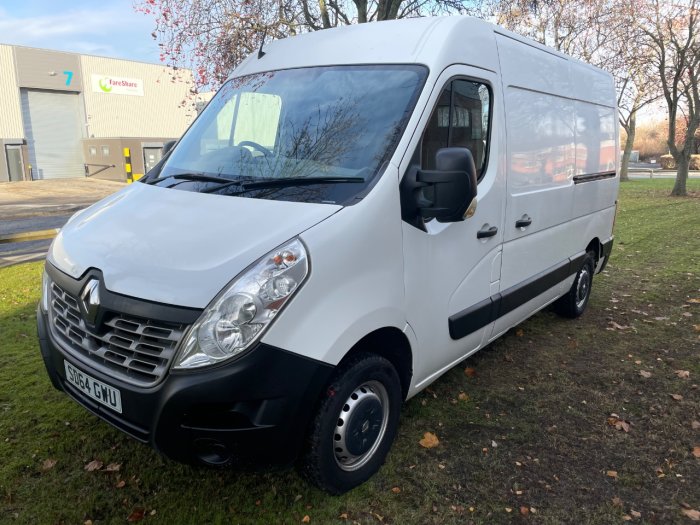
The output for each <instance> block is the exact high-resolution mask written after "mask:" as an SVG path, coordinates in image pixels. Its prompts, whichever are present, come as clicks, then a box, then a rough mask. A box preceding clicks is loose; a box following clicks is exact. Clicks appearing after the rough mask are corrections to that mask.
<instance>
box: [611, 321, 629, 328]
mask: <svg viewBox="0 0 700 525" xmlns="http://www.w3.org/2000/svg"><path fill="white" fill-rule="evenodd" d="M609 324H610V326H611V327H612V329H613V330H629V329H630V327H629V326H625V325H621V324H617V323H616V322H615V321H610V322H609Z"/></svg>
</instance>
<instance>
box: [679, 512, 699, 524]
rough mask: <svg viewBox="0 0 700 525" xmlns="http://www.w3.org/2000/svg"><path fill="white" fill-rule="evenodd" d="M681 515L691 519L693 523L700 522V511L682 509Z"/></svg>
mask: <svg viewBox="0 0 700 525" xmlns="http://www.w3.org/2000/svg"><path fill="white" fill-rule="evenodd" d="M681 514H683V516H686V517H688V518H690V519H691V520H692V521H700V510H695V509H681Z"/></svg>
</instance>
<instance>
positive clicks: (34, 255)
mask: <svg viewBox="0 0 700 525" xmlns="http://www.w3.org/2000/svg"><path fill="white" fill-rule="evenodd" d="M50 245H51V239H47V240H45V241H28V242H15V243H12V244H0V268H4V267H5V266H12V265H13V264H19V263H24V262H30V261H42V260H44V258H45V257H46V252H47V251H48V249H49V246H50Z"/></svg>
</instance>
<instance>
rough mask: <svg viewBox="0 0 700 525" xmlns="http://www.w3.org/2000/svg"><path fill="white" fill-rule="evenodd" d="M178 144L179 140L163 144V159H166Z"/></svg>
mask: <svg viewBox="0 0 700 525" xmlns="http://www.w3.org/2000/svg"><path fill="white" fill-rule="evenodd" d="M176 142H177V140H171V141H168V142H166V143H165V144H163V147H162V148H161V151H162V152H163V157H165V156H166V155H167V154H168V151H170V150H171V149H173V146H174V145H175V143H176Z"/></svg>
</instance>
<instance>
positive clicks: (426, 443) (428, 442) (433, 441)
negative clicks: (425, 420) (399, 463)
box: [418, 432, 440, 448]
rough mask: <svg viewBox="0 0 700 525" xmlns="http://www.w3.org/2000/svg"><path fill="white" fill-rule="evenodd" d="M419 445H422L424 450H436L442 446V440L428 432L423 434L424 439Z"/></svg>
mask: <svg viewBox="0 0 700 525" xmlns="http://www.w3.org/2000/svg"><path fill="white" fill-rule="evenodd" d="M418 443H420V446H421V447H423V448H435V447H437V446H438V445H439V444H440V440H439V439H438V437H437V436H436V435H435V434H433V433H432V432H426V433H425V434H423V439H421V440H420V441H419V442H418Z"/></svg>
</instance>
